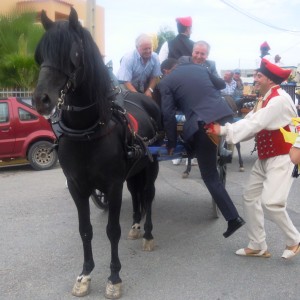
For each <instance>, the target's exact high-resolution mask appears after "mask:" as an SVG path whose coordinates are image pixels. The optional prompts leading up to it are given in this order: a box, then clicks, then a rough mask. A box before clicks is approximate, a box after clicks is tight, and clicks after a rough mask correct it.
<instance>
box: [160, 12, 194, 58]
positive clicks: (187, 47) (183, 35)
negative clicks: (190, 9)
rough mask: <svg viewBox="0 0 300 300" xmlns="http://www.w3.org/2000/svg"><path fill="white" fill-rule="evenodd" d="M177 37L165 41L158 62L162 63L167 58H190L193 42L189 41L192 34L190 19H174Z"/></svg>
mask: <svg viewBox="0 0 300 300" xmlns="http://www.w3.org/2000/svg"><path fill="white" fill-rule="evenodd" d="M176 23H177V30H178V35H177V36H176V37H175V38H174V39H172V40H170V41H166V42H165V43H164V44H163V45H162V47H161V49H160V51H159V55H158V56H159V61H160V62H161V63H162V62H163V61H164V60H166V59H167V58H175V59H178V58H179V57H181V56H183V55H188V56H191V55H192V52H193V45H194V42H193V41H191V40H190V36H191V32H192V18H191V17H184V18H176Z"/></svg>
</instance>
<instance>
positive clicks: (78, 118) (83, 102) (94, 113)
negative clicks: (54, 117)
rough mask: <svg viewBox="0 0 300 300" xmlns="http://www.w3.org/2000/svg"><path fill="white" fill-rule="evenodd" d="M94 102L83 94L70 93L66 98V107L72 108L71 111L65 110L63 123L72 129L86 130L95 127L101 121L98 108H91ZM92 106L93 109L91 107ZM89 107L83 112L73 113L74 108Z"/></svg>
mask: <svg viewBox="0 0 300 300" xmlns="http://www.w3.org/2000/svg"><path fill="white" fill-rule="evenodd" d="M92 104H93V102H92V101H91V100H89V99H88V97H87V95H84V94H83V93H79V92H78V93H74V92H73V93H70V95H68V96H67V97H66V101H65V105H66V106H70V110H64V111H63V114H62V121H63V122H64V124H65V125H66V126H67V127H69V128H72V129H81V130H82V129H85V128H89V127H91V126H93V125H94V124H95V123H96V122H98V120H99V114H98V110H97V106H91V105H92ZM89 106H91V107H89ZM74 107H75V108H80V107H87V109H84V110H82V111H76V109H75V111H74V110H73V111H72V108H74Z"/></svg>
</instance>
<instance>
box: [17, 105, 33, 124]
mask: <svg viewBox="0 0 300 300" xmlns="http://www.w3.org/2000/svg"><path fill="white" fill-rule="evenodd" d="M18 112H19V119H20V120H21V121H30V120H36V119H38V117H37V116H35V115H33V114H31V113H30V112H29V111H27V110H25V109H23V108H19V110H18Z"/></svg>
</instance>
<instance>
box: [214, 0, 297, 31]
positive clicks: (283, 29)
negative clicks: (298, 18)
mask: <svg viewBox="0 0 300 300" xmlns="http://www.w3.org/2000/svg"><path fill="white" fill-rule="evenodd" d="M220 1H221V2H223V3H224V4H225V5H227V6H229V7H231V8H233V9H234V10H236V11H238V12H239V13H241V14H242V15H244V16H246V17H248V18H250V19H252V20H254V21H257V22H259V23H261V24H263V25H266V26H268V27H271V28H273V29H276V30H280V31H285V32H291V33H300V31H299V30H290V29H286V28H281V27H278V26H275V25H273V24H270V23H267V22H265V21H263V20H262V19H259V18H257V17H255V16H253V15H251V14H249V13H248V12H246V11H244V10H243V9H241V8H240V7H238V6H237V5H235V4H233V3H232V2H230V1H228V0H220Z"/></svg>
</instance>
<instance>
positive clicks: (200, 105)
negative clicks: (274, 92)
mask: <svg viewBox="0 0 300 300" xmlns="http://www.w3.org/2000/svg"><path fill="white" fill-rule="evenodd" d="M158 87H159V90H160V93H161V109H162V114H163V121H164V128H165V131H166V134H167V137H168V147H169V148H173V147H175V146H176V140H177V123H176V118H175V115H176V111H178V110H180V111H182V112H183V114H184V115H185V118H186V122H185V124H184V127H183V135H184V139H185V140H186V141H189V140H190V139H191V138H192V136H193V135H194V133H195V132H196V131H197V130H199V126H198V122H199V121H203V122H205V123H206V124H208V123H211V122H214V121H220V120H221V119H224V118H225V117H229V116H232V115H233V112H232V110H231V108H230V107H229V106H228V104H227V103H226V101H225V100H224V99H223V98H222V97H221V94H220V92H219V91H218V90H217V89H216V88H215V87H214V85H213V83H212V81H211V79H210V77H209V74H208V70H207V69H206V68H203V67H201V66H199V65H196V64H190V63H188V64H180V65H178V66H177V67H176V68H175V69H174V70H173V71H172V72H171V73H170V74H169V75H167V76H165V77H164V78H163V79H162V80H161V82H160V83H159V86H158Z"/></svg>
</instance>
